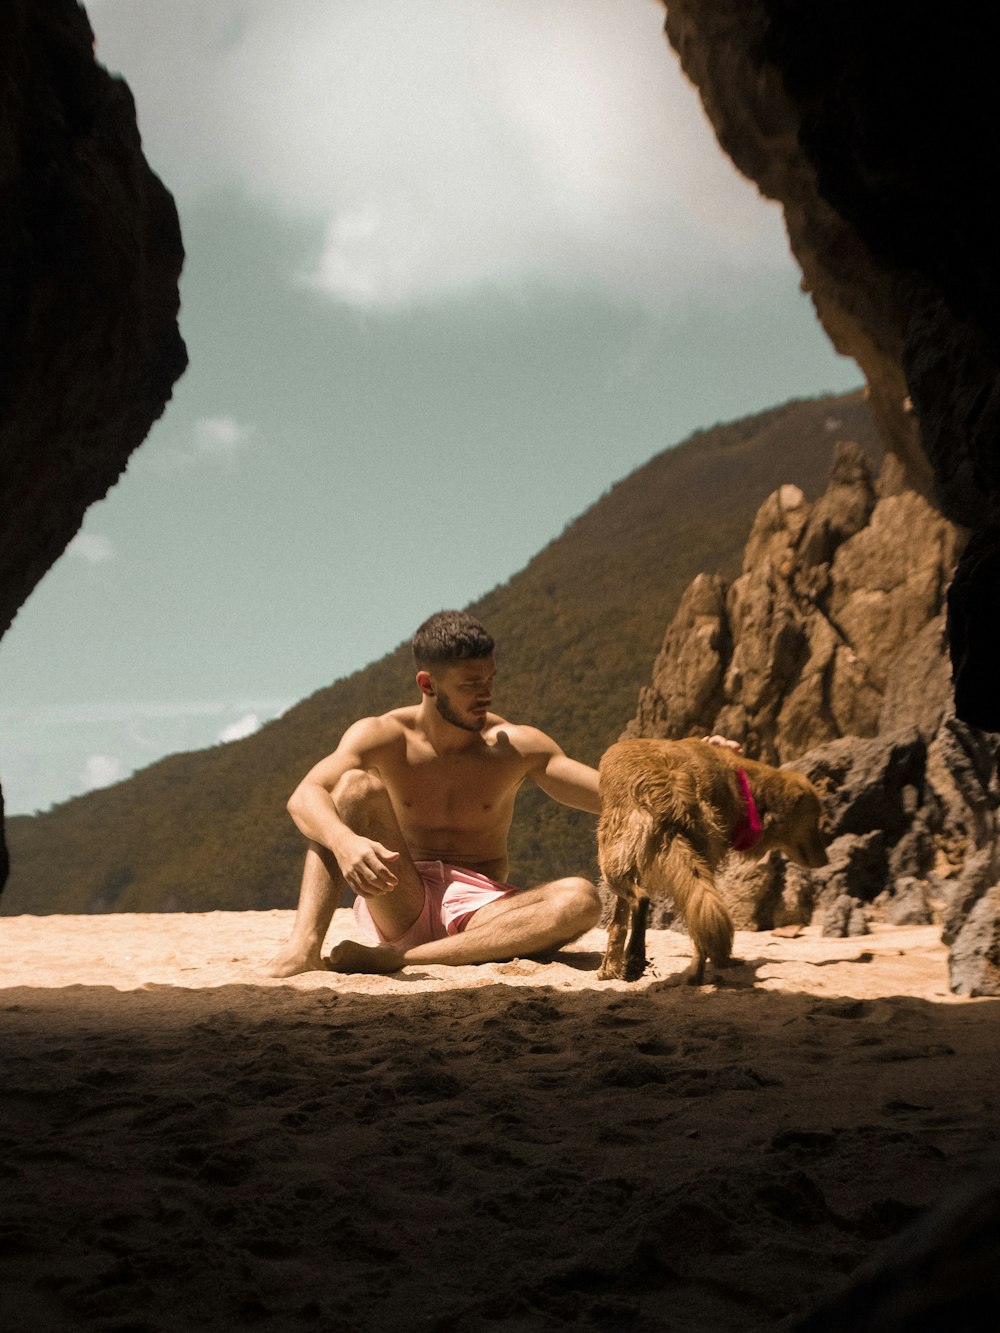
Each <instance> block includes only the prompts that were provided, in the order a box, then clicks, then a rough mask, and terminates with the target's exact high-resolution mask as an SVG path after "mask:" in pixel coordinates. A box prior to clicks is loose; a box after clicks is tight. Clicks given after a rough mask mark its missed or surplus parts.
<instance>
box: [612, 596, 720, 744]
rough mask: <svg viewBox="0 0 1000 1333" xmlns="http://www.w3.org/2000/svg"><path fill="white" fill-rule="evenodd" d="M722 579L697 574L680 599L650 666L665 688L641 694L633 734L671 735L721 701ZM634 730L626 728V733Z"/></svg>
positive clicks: (709, 712)
mask: <svg viewBox="0 0 1000 1333" xmlns="http://www.w3.org/2000/svg"><path fill="white" fill-rule="evenodd" d="M726 635H727V627H726V619H725V583H724V581H723V580H722V579H721V578H720V577H719V576H718V575H717V574H715V575H712V574H699V575H698V576H697V578H696V579H695V580H694V582H693V583H692V584H691V585H690V587H689V588H688V589H687V591H686V592H685V593H684V595H683V597H682V598H681V601H680V604H679V606H678V608H677V613H676V615H675V616H674V619H673V621H672V623H671V625H670V628H669V629H668V630H667V634H666V637H665V638H664V640H663V647H662V649H661V650H660V655H659V657H658V658H657V659H656V664H655V665H654V668H653V671H654V674H656V673H658V672H659V673H666V671H667V664H669V681H670V684H669V686H668V687H667V691H666V693H662V692H660V691H658V690H654V689H651V688H646V689H643V690H642V692H641V693H640V696H639V710H638V713H637V716H636V719H635V721H634V723H633V724H631V725H632V726H633V727H634V728H635V731H634V734H635V735H636V736H638V735H654V734H655V735H658V734H660V733H661V732H662V733H663V734H667V733H670V734H675V733H676V732H677V730H678V728H680V727H683V726H684V725H685V722H686V720H687V719H688V718H691V717H704V716H710V717H713V716H714V715H715V713H716V712H717V711H718V708H719V705H720V704H721V702H722V672H723V662H724V661H725V659H726V657H727V656H728V653H729V646H728V643H727V639H726ZM630 734H633V733H631V732H628V731H627V732H626V736H628V735H630Z"/></svg>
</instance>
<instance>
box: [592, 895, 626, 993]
mask: <svg viewBox="0 0 1000 1333" xmlns="http://www.w3.org/2000/svg"><path fill="white" fill-rule="evenodd" d="M631 911H632V904H631V903H630V902H629V900H628V899H627V898H618V899H616V901H615V912H614V916H613V917H612V918H611V922H610V924H609V926H608V947H607V948H606V949H605V951H604V961H603V962H602V963H601V966H600V968H599V969H598V972H597V979H598V981H624V980H625V936H626V935H627V934H628V922H629V916H630V914H631Z"/></svg>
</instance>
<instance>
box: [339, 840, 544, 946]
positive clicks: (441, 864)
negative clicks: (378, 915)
mask: <svg viewBox="0 0 1000 1333" xmlns="http://www.w3.org/2000/svg"><path fill="white" fill-rule="evenodd" d="M414 864H415V865H416V867H417V873H418V874H419V875H420V878H421V879H422V880H423V882H424V905H423V908H422V910H421V912H420V915H419V916H418V917H417V919H416V921H414V923H413V925H412V926H410V928H409V930H407V931H406V932H405V933H404V934H403V935H400V936H399V938H398V939H395V940H390V939H388V938H387V937H386V936H385V935H383V934H382V932H381V931H380V930H379V928H378V926H377V925H376V924H375V922H374V920H373V919H372V914H371V912H370V911H369V909H368V903H367V901H366V900H365V899H364V898H355V900H354V919H355V920H356V921H357V923H358V925H359V926H360V927H361V929H362V930H363V931H364V932H365V934H366V935H368V936H369V938H371V939H376V940H378V941H379V943H381V944H392V945H394V946H395V947H396V948H397V949H409V948H412V947H413V945H415V944H427V943H429V942H430V941H431V940H443V939H444V937H445V936H446V935H458V934H459V933H460V932H461V931H463V930H464V929H465V927H466V926H467V925H468V923H469V918H470V917H472V916H473V915H474V914H475V913H476V912H478V911H479V909H480V907H485V906H486V904H487V903H495V902H498V901H499V900H500V899H501V898H510V897H512V896H513V895H514V894H516V893H522V892H523V890H522V889H517V888H515V887H514V885H513V884H501V883H500V882H499V881H498V880H495V879H490V878H489V876H488V875H480V874H479V873H478V872H477V871H475V870H466V869H465V868H464V867H463V866H453V865H448V863H447V862H446V861H415V862H414Z"/></svg>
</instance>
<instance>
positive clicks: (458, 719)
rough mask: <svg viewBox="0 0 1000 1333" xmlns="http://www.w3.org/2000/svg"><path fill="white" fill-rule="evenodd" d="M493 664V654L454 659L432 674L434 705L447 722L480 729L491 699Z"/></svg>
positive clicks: (469, 728) (465, 728)
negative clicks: (462, 660)
mask: <svg viewBox="0 0 1000 1333" xmlns="http://www.w3.org/2000/svg"><path fill="white" fill-rule="evenodd" d="M496 673H497V668H496V663H495V662H494V660H493V658H492V657H478V658H475V659H473V660H472V661H469V662H456V663H455V664H454V666H448V667H444V669H443V670H438V671H436V672H435V673H434V674H433V676H432V678H431V679H432V681H433V683H434V706H435V707H436V708H437V710H438V712H439V713H440V714H441V716H442V717H443V718H444V720H445V721H446V722H450V723H451V725H452V726H453V727H461V728H462V730H463V731H482V729H483V727H485V726H486V714H487V711H488V710H489V706H490V703H491V701H492V698H493V681H494V679H495V677H496Z"/></svg>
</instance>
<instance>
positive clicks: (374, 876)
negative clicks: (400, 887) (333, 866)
mask: <svg viewBox="0 0 1000 1333" xmlns="http://www.w3.org/2000/svg"><path fill="white" fill-rule="evenodd" d="M330 850H331V851H332V852H333V854H334V856H335V857H336V858H337V864H338V865H339V866H340V871H341V874H342V875H343V876H344V879H345V880H346V881H347V887H348V888H349V889H353V890H354V892H355V893H356V894H357V895H358V896H359V897H360V898H379V897H381V896H382V894H383V893H391V892H392V891H393V889H394V888H395V887H396V885H397V884H398V883H399V880H398V879H397V878H396V876H395V875H394V874H393V873H392V870H391V869H390V868H389V865H388V864H387V863H388V862H390V861H398V860H399V852H394V851H393V850H392V848H390V847H383V846H382V844H381V843H380V842H374V841H373V840H372V839H371V838H362V837H361V836H360V835H359V834H357V833H348V834H347V835H346V836H345V837H343V838H338V840H337V845H336V847H332V848H331V849H330Z"/></svg>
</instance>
